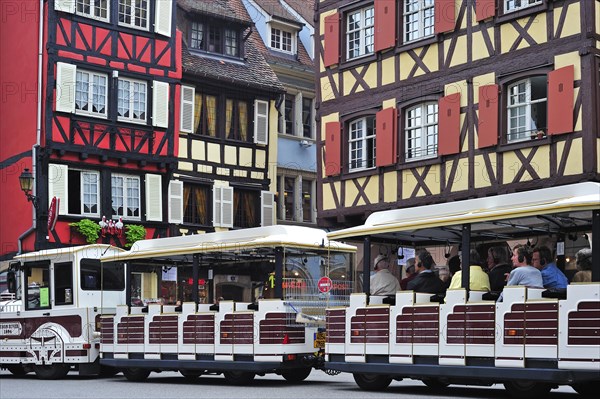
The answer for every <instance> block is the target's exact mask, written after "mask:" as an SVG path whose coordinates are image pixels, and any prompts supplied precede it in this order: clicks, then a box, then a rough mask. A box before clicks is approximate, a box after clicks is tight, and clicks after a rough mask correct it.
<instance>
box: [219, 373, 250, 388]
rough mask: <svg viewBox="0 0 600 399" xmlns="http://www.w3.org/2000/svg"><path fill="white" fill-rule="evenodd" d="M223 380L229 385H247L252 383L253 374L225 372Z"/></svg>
mask: <svg viewBox="0 0 600 399" xmlns="http://www.w3.org/2000/svg"><path fill="white" fill-rule="evenodd" d="M223 375H224V376H225V380H226V381H227V382H228V383H230V384H231V385H247V384H249V383H251V382H252V380H253V379H254V376H255V374H254V373H250V372H247V371H225V372H224V373H223Z"/></svg>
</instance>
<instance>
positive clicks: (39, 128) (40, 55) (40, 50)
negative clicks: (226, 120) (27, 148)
mask: <svg viewBox="0 0 600 399" xmlns="http://www.w3.org/2000/svg"><path fill="white" fill-rule="evenodd" d="M39 7H40V10H39V12H40V14H39V24H38V25H39V31H38V68H37V72H38V79H37V80H38V82H37V83H38V84H37V114H36V133H35V136H36V137H35V139H36V140H35V144H34V145H33V146H32V147H31V171H32V173H33V175H34V176H35V177H36V178H37V158H38V151H39V148H40V145H41V142H42V63H43V52H44V0H40V5H39ZM37 184H39V182H38V181H36V184H34V186H33V195H37ZM32 212H33V222H32V224H31V227H30V228H29V229H27V230H26V231H25V232H24V233H23V234H21V235H20V236H19V238H18V239H17V248H18V252H17V255H20V254H21V253H22V252H23V240H24V239H25V237H27V236H28V235H29V234H31V233H32V232H35V231H36V230H37V208H36V207H35V206H34V207H33V210H32Z"/></svg>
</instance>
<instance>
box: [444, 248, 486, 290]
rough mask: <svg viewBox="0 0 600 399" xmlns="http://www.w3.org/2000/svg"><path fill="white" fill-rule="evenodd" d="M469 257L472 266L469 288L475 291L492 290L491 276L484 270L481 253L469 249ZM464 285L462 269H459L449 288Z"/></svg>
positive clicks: (470, 268)
mask: <svg viewBox="0 0 600 399" xmlns="http://www.w3.org/2000/svg"><path fill="white" fill-rule="evenodd" d="M469 258H470V260H471V266H470V267H469V289H471V290H473V291H489V290H490V278H489V277H488V275H487V274H486V272H484V271H483V269H482V266H483V262H482V260H481V257H480V256H479V253H478V252H477V251H476V250H475V249H472V250H470V251H469ZM461 286H462V271H460V270H459V271H457V272H456V273H454V276H452V281H451V282H450V287H449V288H460V287H461Z"/></svg>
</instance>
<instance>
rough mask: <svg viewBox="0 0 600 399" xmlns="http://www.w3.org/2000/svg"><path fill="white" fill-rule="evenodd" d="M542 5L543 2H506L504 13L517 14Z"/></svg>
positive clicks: (525, 0) (506, 0) (529, 0)
mask: <svg viewBox="0 0 600 399" xmlns="http://www.w3.org/2000/svg"><path fill="white" fill-rule="evenodd" d="M540 4H542V0H504V12H505V13H509V12H515V11H519V10H522V9H524V8H529V7H533V6H537V5H540Z"/></svg>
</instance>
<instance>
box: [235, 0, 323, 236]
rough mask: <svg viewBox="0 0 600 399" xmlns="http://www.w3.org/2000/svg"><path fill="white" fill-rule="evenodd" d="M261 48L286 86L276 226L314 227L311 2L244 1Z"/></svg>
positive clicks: (279, 126)
mask: <svg viewBox="0 0 600 399" xmlns="http://www.w3.org/2000/svg"><path fill="white" fill-rule="evenodd" d="M244 6H245V7H246V9H247V10H248V13H249V14H250V17H251V18H252V20H253V22H254V24H255V26H256V30H257V31H258V33H259V35H260V38H261V42H260V43H259V45H260V46H259V49H260V51H261V53H262V54H263V56H264V58H265V60H266V61H267V62H268V63H269V65H270V67H271V68H272V69H273V71H274V72H275V74H276V75H277V77H278V79H279V81H280V82H281V83H282V84H283V86H284V88H285V94H284V95H282V96H280V97H279V98H278V99H277V103H276V105H278V108H277V113H278V118H277V119H278V121H277V122H278V123H277V133H278V139H277V185H276V186H277V192H276V196H275V202H276V206H277V223H280V224H290V223H291V224H309V225H310V224H312V225H314V224H316V221H317V218H316V181H317V174H316V169H317V162H316V160H317V157H316V145H314V144H315V139H316V134H315V131H316V125H315V111H314V99H315V76H314V63H313V58H314V56H313V54H314V22H313V20H314V1H312V0H287V1H285V0H244Z"/></svg>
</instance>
